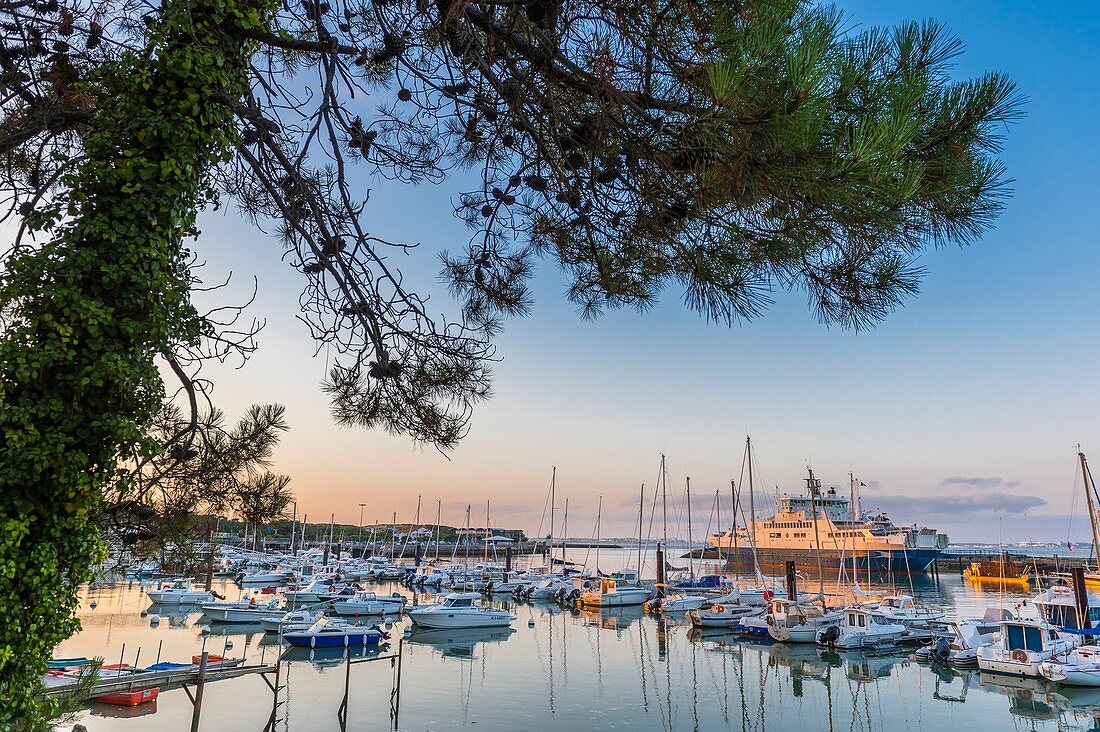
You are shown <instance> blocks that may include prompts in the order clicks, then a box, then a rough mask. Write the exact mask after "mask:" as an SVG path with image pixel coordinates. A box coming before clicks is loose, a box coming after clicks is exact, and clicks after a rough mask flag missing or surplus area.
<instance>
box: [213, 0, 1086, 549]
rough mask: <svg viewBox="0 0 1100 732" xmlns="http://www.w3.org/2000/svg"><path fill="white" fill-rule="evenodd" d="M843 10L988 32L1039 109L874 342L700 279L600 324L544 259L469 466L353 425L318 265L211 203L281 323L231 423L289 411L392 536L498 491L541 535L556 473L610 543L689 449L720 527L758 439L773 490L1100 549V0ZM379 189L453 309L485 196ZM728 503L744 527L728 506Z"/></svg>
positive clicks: (503, 518)
mask: <svg viewBox="0 0 1100 732" xmlns="http://www.w3.org/2000/svg"><path fill="white" fill-rule="evenodd" d="M839 6H840V7H841V8H842V9H843V10H844V11H845V12H846V13H847V16H848V17H849V19H850V24H851V26H852V27H853V28H866V27H869V26H873V25H889V24H895V23H898V22H901V21H904V20H920V19H923V18H928V17H931V18H936V19H938V20H940V21H942V22H944V23H945V24H946V25H947V26H948V27H949V28H950V29H951V30H952V31H953V32H954V33H955V34H956V35H958V36H959V37H960V38H961V39H962V40H963V42H964V43H965V46H966V50H965V53H964V54H963V56H962V57H961V58H960V59H958V61H957V64H956V74H957V76H958V77H959V78H968V77H974V76H977V75H980V74H981V73H983V72H984V71H987V70H1001V71H1005V72H1007V73H1008V74H1009V75H1010V76H1011V78H1012V79H1013V80H1015V81H1016V83H1017V84H1018V86H1019V87H1020V90H1021V92H1022V93H1023V94H1024V95H1025V96H1026V97H1027V99H1028V102H1027V104H1026V106H1025V107H1024V111H1025V113H1026V116H1025V117H1024V118H1023V119H1022V120H1021V121H1020V122H1018V123H1016V124H1015V125H1013V126H1012V127H1011V129H1010V130H1009V134H1008V138H1007V142H1006V146H1005V151H1004V154H1003V158H1004V160H1005V162H1006V163H1007V167H1008V171H1009V174H1010V175H1011V176H1012V177H1013V178H1015V179H1016V183H1015V184H1014V194H1013V196H1012V198H1011V200H1010V202H1009V204H1008V208H1007V210H1006V211H1005V212H1004V213H1003V214H1002V215H1001V217H1000V218H999V219H998V221H997V222H996V225H995V228H994V229H993V230H992V231H991V232H989V233H988V234H987V235H986V236H985V237H984V238H983V239H982V240H981V241H979V242H977V243H975V244H974V245H972V246H970V247H968V248H965V249H960V248H954V247H953V248H945V249H942V250H937V251H930V252H927V253H926V254H925V255H924V256H923V257H922V258H921V264H922V265H923V266H924V267H925V268H926V270H927V274H926V277H925V279H924V281H923V284H922V291H921V292H920V294H919V295H918V296H916V297H915V298H913V299H911V300H909V301H908V302H907V304H906V305H905V306H904V307H903V308H901V309H900V310H898V311H897V312H895V313H894V314H892V315H891V316H890V317H889V318H888V319H887V320H886V321H885V322H883V323H882V324H881V325H879V326H877V327H876V328H874V329H872V330H869V331H865V332H859V333H854V332H849V331H845V330H842V329H838V328H835V327H834V328H827V327H825V326H823V325H822V324H820V323H818V322H817V321H816V320H815V319H814V317H813V315H812V314H811V312H810V311H809V308H808V306H807V303H806V299H805V296H804V295H803V294H802V293H799V292H793V293H787V292H784V291H781V290H780V291H777V292H776V293H774V296H775V299H776V303H775V305H774V306H773V307H771V308H770V310H769V311H768V312H767V313H766V315H764V316H763V317H761V318H759V319H757V320H754V321H752V322H748V323H740V324H735V325H734V326H733V327H726V326H724V325H715V324H708V323H707V322H705V320H703V319H702V318H700V317H699V316H697V315H695V314H694V313H692V312H690V311H688V310H686V309H684V308H683V307H682V306H681V304H680V301H679V296H680V293H679V292H675V291H669V292H666V293H665V295H664V296H663V298H662V302H661V304H660V305H659V306H658V307H657V308H655V309H654V310H653V311H651V312H649V313H647V314H645V315H639V314H637V313H634V312H632V311H624V312H613V313H608V314H606V315H604V316H602V317H601V318H599V319H598V320H595V321H587V320H583V319H582V318H581V317H580V316H579V314H578V313H577V311H576V308H575V306H573V305H571V304H570V303H568V302H567V301H566V300H565V299H564V297H563V296H562V293H563V291H564V289H565V287H566V283H565V281H564V279H563V278H562V277H561V275H560V273H559V272H558V271H557V269H556V267H555V266H554V264H553V263H552V262H549V261H543V262H541V263H540V268H539V271H538V274H537V277H536V279H535V281H534V283H533V289H534V293H535V298H536V304H535V307H534V309H533V311H532V313H531V315H530V316H529V317H525V318H522V319H517V320H513V321H510V322H509V323H508V325H507V328H506V331H505V332H504V334H503V335H502V336H501V337H500V338H499V340H498V343H497V345H498V356H499V357H500V358H501V361H500V362H499V363H497V364H496V365H495V366H494V373H495V383H494V391H495V395H494V397H493V398H492V400H491V401H489V402H488V403H485V404H483V405H481V406H480V407H478V409H477V412H476V414H475V416H474V420H473V423H472V429H471V431H470V434H469V436H468V437H467V438H466V439H465V440H464V441H463V442H462V444H461V445H460V446H459V447H458V448H457V449H456V450H455V451H454V452H453V453H452V454H450V455H449V456H446V457H445V456H443V455H441V454H439V453H438V452H436V451H435V450H434V449H431V448H423V447H417V446H416V445H414V444H412V443H411V441H410V440H409V439H408V438H405V437H400V436H398V437H395V436H390V435H387V434H383V433H380V432H368V431H364V430H361V429H342V428H339V427H337V426H335V425H334V424H333V423H332V420H331V419H330V416H329V405H328V402H327V400H326V397H325V396H324V395H323V394H322V393H321V392H320V390H319V388H318V384H319V381H320V380H321V378H323V376H324V374H325V372H326V368H327V364H328V363H329V360H328V357H329V354H328V353H326V352H325V351H324V350H322V351H321V352H320V353H317V354H316V355H315V353H314V351H315V348H314V345H313V343H312V342H311V341H310V339H309V335H308V332H307V331H306V328H305V326H304V325H303V324H302V323H301V322H299V321H298V320H296V319H295V314H296V312H297V311H298V304H297V294H298V291H299V290H300V288H301V282H300V280H299V277H300V275H298V274H297V273H296V272H294V271H293V270H292V269H291V268H290V267H289V265H287V264H285V263H283V262H282V261H281V260H280V255H281V254H282V250H281V245H280V244H279V243H278V242H277V241H275V240H274V239H272V238H270V237H269V236H267V235H265V234H263V233H262V232H259V231H257V230H256V229H253V228H252V227H251V226H250V225H249V224H247V223H246V222H245V221H243V220H242V219H239V218H238V217H237V216H236V214H235V213H234V211H233V210H232V208H230V209H228V210H227V209H223V210H222V211H221V212H218V213H211V214H207V215H204V216H203V218H202V220H201V226H202V229H203V234H202V236H201V237H200V239H199V240H198V242H196V244H195V249H196V251H197V252H199V254H200V255H201V256H202V257H203V258H205V259H206V261H207V262H208V267H207V272H206V274H207V276H208V277H209V278H210V279H215V278H216V275H218V274H219V273H221V274H226V273H230V272H232V274H233V277H234V280H233V283H234V285H233V286H234V287H235V288H236V292H237V293H242V292H244V291H246V290H250V289H251V282H252V279H251V278H252V276H253V275H255V276H256V277H257V279H258V287H259V291H258V296H257V299H256V302H255V304H254V306H253V307H252V308H251V310H250V311H249V312H250V314H251V315H253V316H255V317H258V318H263V319H266V321H267V325H266V327H265V329H264V330H263V332H262V333H261V335H260V339H259V340H260V350H259V351H258V352H257V353H256V354H255V356H254V357H253V358H252V360H251V361H250V362H249V363H248V364H247V365H246V366H245V367H244V368H243V369H232V368H228V367H226V368H218V369H211V370H209V371H207V372H206V375H207V376H210V377H212V378H213V379H214V380H215V385H216V386H215V393H214V397H215V400H216V402H217V403H218V405H219V406H220V407H222V408H223V409H225V410H226V411H227V412H228V413H229V414H230V415H237V414H240V413H241V412H242V411H243V410H244V409H245V408H246V407H247V405H248V404H251V403H254V402H279V403H282V404H285V405H286V407H287V416H288V420H289V422H290V425H291V429H290V431H289V433H288V434H287V435H286V436H285V437H284V439H283V441H282V443H281V444H280V446H279V447H278V449H277V451H276V458H275V465H274V468H275V469H276V470H278V471H280V472H283V473H286V474H288V475H290V476H291V478H292V484H291V485H292V487H293V489H294V491H295V493H296V495H297V498H298V510H299V512H300V513H307V514H308V515H309V518H310V520H311V521H312V520H315V519H316V520H328V518H329V516H330V515H331V514H335V517H336V520H337V521H344V522H347V523H352V524H355V523H358V521H359V515H360V509H359V504H360V503H364V504H366V506H365V507H364V509H363V517H364V521H365V523H367V524H370V523H371V522H373V521H376V520H377V521H382V522H386V521H389V520H391V518H392V515H393V514H394V512H396V513H397V516H398V520H399V521H402V522H407V521H412V520H413V518H414V516H415V511H416V505H417V501H418V497H419V498H420V499H421V500H422V505H423V509H422V522H424V523H430V522H433V521H434V516H435V511H436V505H437V501H439V502H440V503H441V505H442V508H441V513H442V520H443V523H449V524H452V525H454V524H461V523H462V522H463V521H464V514H465V510H466V506H467V505H470V504H472V505H473V509H472V513H473V522H474V523H475V524H479V523H480V524H481V525H484V517H485V505H486V501H489V507H490V511H491V523H492V525H494V526H501V527H516V528H523V529H525V530H527V531H529V532H532V533H533V532H535V531H536V530H538V529H539V526H540V523H543V524H544V527H543V531H544V532H545V522H547V521H548V518H547V517H546V516H545V514H544V506H545V503H546V495H547V490H548V487H549V484H550V476H551V469H552V466H556V468H557V476H558V478H557V486H558V493H557V495H558V497H559V501H558V506H559V514H558V521H559V522H560V521H561V514H560V510H561V508H562V507H563V505H564V499H565V498H566V497H568V499H569V534H570V535H572V536H590V535H592V533H593V529H594V525H595V515H596V509H597V504H598V501H599V500H600V498H599V497H600V496H602V500H603V506H604V510H603V520H602V527H603V528H602V531H601V533H602V534H603V536H605V537H606V536H626V535H631V534H633V533H634V532H635V531H636V528H635V527H636V521H637V501H638V494H639V488H640V486H641V485H642V484H643V483H644V484H645V488H646V491H647V499H646V501H647V522H648V510H649V508H648V506H649V501H650V500H651V497H652V491H653V490H654V485H655V481H656V478H657V475H658V466H659V462H660V455H661V454H662V453H663V454H665V455H666V456H667V464H668V472H669V481H670V488H669V490H670V492H672V493H673V497H674V498H678V497H679V496H682V495H683V489H684V486H685V481H686V478H687V477H690V478H691V486H692V491H693V493H694V494H695V495H696V496H697V497H698V498H697V500H696V501H695V502H693V503H695V507H694V509H695V516H694V521H695V525H694V531H695V535H696V537H699V536H701V534H702V533H703V530H704V529H705V528H706V524H707V522H708V519H707V514H708V513H709V511H708V507H709V505H710V504H709V501H710V500H711V499H712V498H713V495H714V492H715V491H716V490H718V491H720V493H721V495H722V496H726V495H727V494H728V491H729V484H730V480H731V479H739V477H740V475H741V470H742V456H743V454H744V444H745V438H746V436H747V435H751V436H752V441H753V446H754V452H755V458H756V463H755V468H754V470H755V475H754V478H755V485H756V488H757V490H758V491H759V492H760V494H761V497H763V496H765V495H770V494H771V493H773V492H774V490H775V487H776V486H778V487H779V489H780V490H782V491H785V492H796V491H799V490H801V489H802V487H803V486H804V483H803V482H802V480H803V478H804V477H805V475H806V469H807V467H812V468H813V470H814V471H815V473H816V474H817V475H818V477H820V478H821V479H822V480H823V481H824V482H825V484H826V485H837V486H838V487H839V489H840V490H843V491H845V492H846V491H847V489H848V488H847V487H848V481H849V477H848V476H849V472H852V473H854V474H855V475H856V476H858V477H859V478H860V479H861V480H862V481H863V482H864V483H866V486H867V487H865V488H864V489H863V496H864V500H863V504H864V507H865V508H874V507H879V508H883V509H886V510H889V511H891V513H892V515H893V518H894V519H895V520H897V521H899V522H900V523H905V524H909V523H914V522H916V523H920V524H926V525H930V526H936V527H938V528H939V529H940V530H942V531H945V532H946V533H948V534H949V535H950V536H951V538H952V540H954V541H992V542H997V541H1001V540H1003V541H1005V542H1015V541H1066V540H1067V539H1071V540H1073V541H1078V540H1082V539H1085V538H1087V536H1088V525H1087V521H1086V519H1085V518H1084V514H1083V512H1082V510H1081V508H1080V500H1078V499H1077V498H1076V497H1077V496H1080V495H1081V488H1080V481H1079V478H1077V477H1076V445H1077V444H1078V443H1080V444H1081V445H1082V448H1083V450H1084V451H1085V452H1086V454H1091V453H1092V452H1095V453H1096V454H1097V455H1098V456H1100V424H1098V422H1097V419H1096V416H1097V415H1098V414H1100V372H1098V371H1097V368H1096V366H1095V364H1096V363H1097V362H1098V356H1100V342H1098V340H1097V337H1096V327H1095V326H1096V324H1097V323H1098V315H1100V305H1098V303H1097V298H1096V297H1095V294H1096V282H1097V275H1098V273H1100V251H1098V250H1097V248H1096V247H1095V246H1094V237H1095V234H1094V232H1095V231H1096V228H1097V226H1096V224H1097V221H1096V219H1097V214H1096V211H1097V207H1096V206H1095V203H1094V199H1095V197H1096V194H1097V192H1098V191H1100V185H1098V183H1100V181H1098V176H1100V172H1098V171H1100V165H1098V162H1100V161H1098V160H1097V157H1098V154H1097V150H1098V145H1097V137H1098V133H1100V125H1098V123H1097V120H1096V116H1095V110H1097V109H1098V108H1100V99H1098V96H1100V94H1098V86H1097V83H1096V79H1098V78H1100V73H1098V72H1100V68H1098V66H1100V33H1098V31H1100V21H1098V20H1097V17H1096V15H1095V13H1094V12H1093V10H1092V8H1091V7H1090V6H1089V5H1087V4H1085V3H1082V2H1063V3H1050V2H1020V1H1018V0H1017V1H1012V2H1009V1H1001V2H993V1H980V0H964V1H963V2H959V1H958V0H955V1H954V2H941V1H938V0H937V1H928V2H912V0H909V1H907V2H902V1H901V0H876V1H875V2H869V1H859V2H857V1H855V0H849V1H845V2H841V3H839ZM362 183H363V187H364V189H368V188H369V189H370V191H371V195H370V202H369V203H368V205H367V209H366V212H365V217H366V218H365V220H366V221H367V222H368V227H369V229H370V230H371V231H372V232H373V233H375V234H377V235H379V236H381V237H383V238H387V239H390V240H398V241H406V242H417V243H419V244H420V247H419V248H418V249H417V250H415V251H414V252H413V253H412V254H410V255H409V256H407V257H406V256H404V255H395V257H394V259H395V263H396V264H397V265H398V266H400V267H401V268H402V271H403V272H405V274H406V277H407V279H408V281H410V282H415V284H416V287H417V289H418V290H419V291H421V292H430V293H432V294H433V299H432V303H433V305H434V306H435V307H437V308H438V309H439V311H453V308H454V305H453V303H452V302H449V301H448V297H447V293H446V292H445V290H444V289H443V288H442V287H441V286H440V285H439V284H438V282H437V280H436V273H437V270H438V262H437V258H436V255H437V253H438V252H439V251H440V250H443V249H448V248H450V249H455V248H459V247H461V246H462V245H464V244H465V242H466V241H467V238H468V236H469V232H468V231H467V230H466V229H465V228H464V227H463V225H462V224H461V222H459V221H458V220H457V219H455V218H454V217H453V215H452V213H451V204H450V201H451V198H452V196H454V195H455V194H456V193H457V191H458V190H460V185H459V184H457V183H455V182H453V181H452V182H448V183H444V184H442V185H438V186H437V185H426V186H421V187H410V186H406V185H399V184H394V183H390V182H387V181H385V180H382V179H373V178H370V177H369V176H367V175H363V177H362ZM1098 459H1100V458H1098ZM722 508H723V510H724V511H725V517H724V518H723V522H724V523H726V522H728V516H729V501H728V498H726V499H725V503H724V505H723V507H722ZM758 508H761V513H764V512H765V510H770V505H769V504H768V503H767V502H765V505H764V506H763V507H761V506H759V505H758ZM670 522H673V519H671V518H670ZM673 525H674V526H676V527H677V529H676V531H677V533H678V534H679V535H681V536H684V535H686V526H685V525H683V524H682V522H679V521H675V522H673ZM559 526H560V523H559ZM712 528H713V526H712ZM670 533H671V531H670Z"/></svg>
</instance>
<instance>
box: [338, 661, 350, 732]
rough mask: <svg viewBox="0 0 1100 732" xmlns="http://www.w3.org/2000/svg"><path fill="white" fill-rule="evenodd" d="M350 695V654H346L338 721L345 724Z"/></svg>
mask: <svg viewBox="0 0 1100 732" xmlns="http://www.w3.org/2000/svg"><path fill="white" fill-rule="evenodd" d="M350 693H351V653H350V652H348V655H347V662H346V663H345V664H344V700H343V701H342V702H340V719H341V721H343V722H345V723H346V721H347V718H348V695H349V694H350Z"/></svg>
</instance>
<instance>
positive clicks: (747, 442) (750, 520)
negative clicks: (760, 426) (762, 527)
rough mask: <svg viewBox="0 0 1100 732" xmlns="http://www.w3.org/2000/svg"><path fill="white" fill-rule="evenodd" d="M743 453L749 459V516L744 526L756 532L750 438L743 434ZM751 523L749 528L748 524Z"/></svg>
mask: <svg viewBox="0 0 1100 732" xmlns="http://www.w3.org/2000/svg"><path fill="white" fill-rule="evenodd" d="M745 455H746V456H747V459H748V461H749V518H748V520H747V521H746V522H745V528H746V529H748V530H749V531H750V532H752V533H756V504H755V503H754V502H753V497H752V494H753V489H752V438H750V437H749V436H748V435H745ZM750 523H751V524H752V527H751V528H750V526H749V524H750Z"/></svg>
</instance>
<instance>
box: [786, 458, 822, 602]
mask: <svg viewBox="0 0 1100 732" xmlns="http://www.w3.org/2000/svg"><path fill="white" fill-rule="evenodd" d="M806 484H807V485H808V486H809V487H810V511H811V513H812V515H813V522H814V549H816V550H817V552H816V553H817V580H818V592H819V593H820V594H821V596H822V602H824V601H825V570H824V569H822V567H821V535H820V534H819V533H818V528H817V497H818V495H819V494H820V493H821V481H820V480H818V479H817V478H815V477H814V471H813V470H810V477H809V479H808V480H807V481H806ZM791 600H792V601H794V602H797V600H798V598H795V597H792V598H791Z"/></svg>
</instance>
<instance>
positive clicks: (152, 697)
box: [95, 686, 160, 707]
mask: <svg viewBox="0 0 1100 732" xmlns="http://www.w3.org/2000/svg"><path fill="white" fill-rule="evenodd" d="M158 694H160V688H159V687H156V686H154V687H153V688H151V689H136V690H134V691H116V692H115V693H113V694H101V695H100V696H97V697H96V698H95V700H96V701H97V702H100V703H102V704H115V705H118V706H122V707H133V706H137V705H138V704H147V703H148V702H154V701H156V700H157V695H158Z"/></svg>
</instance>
